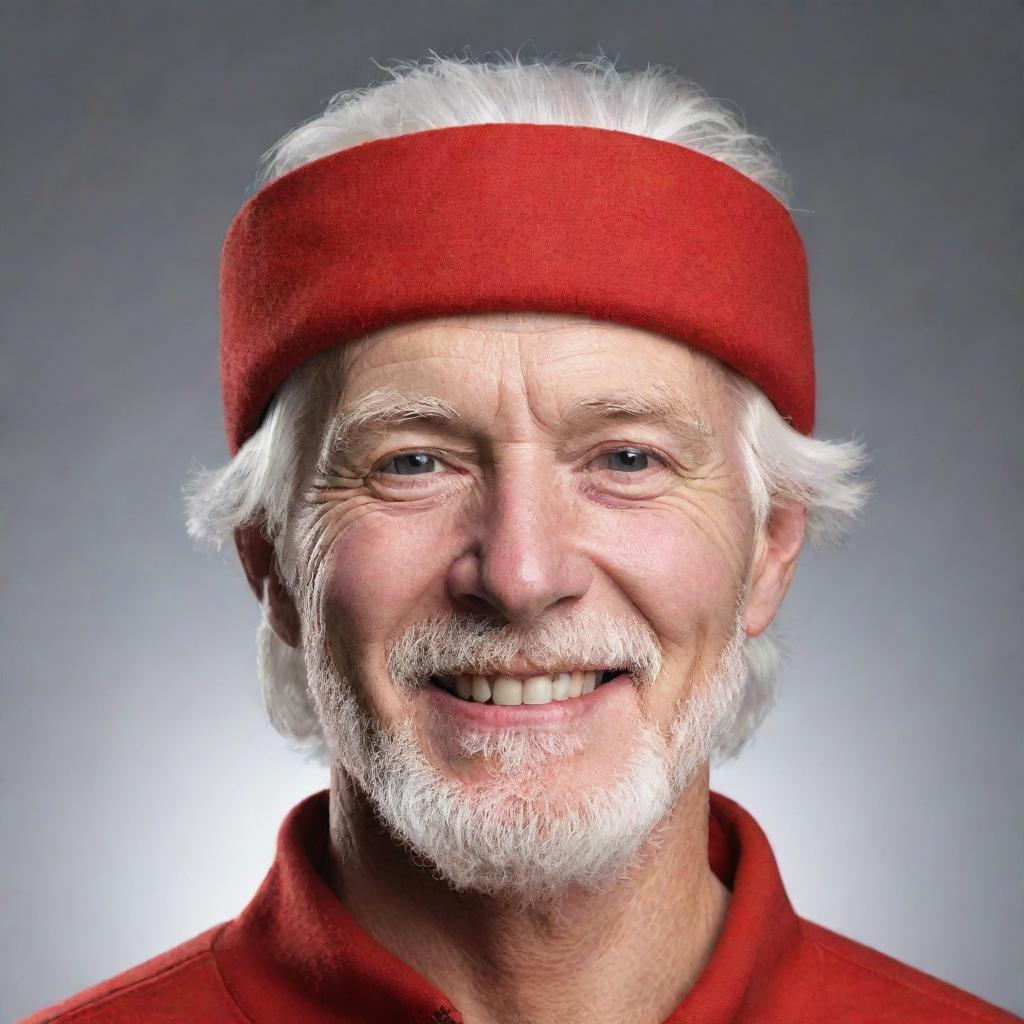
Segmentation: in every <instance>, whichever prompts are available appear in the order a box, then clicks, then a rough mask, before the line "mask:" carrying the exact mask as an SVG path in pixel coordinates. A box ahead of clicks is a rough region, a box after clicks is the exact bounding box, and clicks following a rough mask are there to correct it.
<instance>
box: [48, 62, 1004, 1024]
mask: <svg viewBox="0 0 1024 1024" xmlns="http://www.w3.org/2000/svg"><path fill="white" fill-rule="evenodd" d="M222 314H223V316H222V379H223V387H224V400H225V411H226V422H227V432H228V440H229V444H230V448H231V452H232V456H233V458H232V460H231V462H230V463H229V464H228V465H227V466H226V467H224V468H223V469H221V470H217V471H213V472H206V473H202V474H200V475H198V477H197V478H196V479H194V480H193V482H192V484H191V493H190V529H191V531H192V534H193V536H195V537H197V538H199V537H204V538H209V539H213V540H215V541H217V540H220V539H223V538H227V537H233V539H234V542H235V544H236V546H237V550H238V554H239V556H240V559H241V563H242V566H243V567H244V570H245V574H246V576H247V578H248V581H249V584H250V585H251V587H252V589H253V591H254V593H255V594H256V596H257V598H258V599H259V601H260V603H261V606H262V609H263V623H262V626H261V629H260V632H259V636H258V653H259V656H258V665H259V673H260V678H261V681H262V685H263V688H264V694H265V696H266V701H267V706H268V710H269V712H270V716H271V719H272V721H273V722H274V724H275V725H276V726H277V727H278V728H279V729H280V730H281V731H282V732H283V733H285V734H286V735H287V736H289V737H291V738H292V739H293V740H294V741H295V742H296V743H297V744H300V745H305V746H307V747H313V748H315V749H316V750H318V751H319V753H320V755H321V756H322V757H323V759H324V760H325V762H326V763H327V764H328V765H329V767H330V788H329V790H327V791H325V792H323V793H320V794H317V795H315V796H313V797H310V798H309V799H307V800H305V801H303V802H302V803H301V804H299V805H298V806H297V807H296V808H295V809H294V810H293V811H292V812H291V813H290V815H289V816H288V818H287V819H286V821H285V822H284V824H283V826H282V829H281V833H280V837H279V845H278V852H277V856H276V860H275V863H274V864H273V866H272V868H271V870H270V872H269V874H268V876H267V878H266V880H265V882H264V884H263V886H262V887H261V888H260V890H259V892H258V893H257V894H256V896H255V897H254V899H253V901H252V902H251V903H250V905H249V906H248V907H247V908H246V909H245V910H244V911H243V912H242V913H241V914H240V916H239V917H238V918H236V919H235V920H232V921H229V922H226V923H224V924H222V925H219V926H217V927H215V928H212V929H210V930H209V931H206V932H204V933H203V934H201V935H199V936H197V937H195V938H194V939H192V940H191V941H189V942H186V943H185V944H183V945H182V946H180V947H178V948H176V949H174V950H171V951H170V952H168V953H166V954H164V955H163V956H160V957H158V958H156V959H155V960H152V961H149V962H148V963H146V964H143V965H141V966H140V967H138V968H135V969H134V970H131V971H129V972H127V973H126V974H124V975H121V976H119V977H117V978H115V979H112V980H110V981H108V982H106V983H103V984H101V985H99V986H97V987H95V988H93V989H91V990H89V991H87V992H84V993H81V994H79V995H78V996H76V997H73V998H72V999H70V1000H68V1001H67V1002H65V1003H64V1004H62V1005H61V1006H59V1007H55V1008H53V1009H51V1010H49V1011H44V1012H42V1013H40V1014H38V1015H36V1016H35V1017H33V1018H31V1020H32V1021H36V1022H41V1021H46V1020H60V1021H65V1022H72V1021H82V1022H85V1021H89V1022H90V1024H96V1022H100V1021H111V1022H113V1021H117V1022H129V1021H132V1022H136V1021H143V1022H145V1021H161V1022H185V1021H188V1022H200V1021H201V1022H219V1021H224V1022H227V1021H235V1022H243V1021H249V1022H259V1024H279V1022H310V1024H313V1022H325V1024H326V1022H328V1021H331V1022H348V1024H355V1022H359V1024H382V1022H399V1021H402V1022H406V1021H412V1022H419V1024H431V1022H432V1024H446V1022H447V1024H451V1022H455V1021H465V1022H467V1024H499V1022H500V1024H527V1022H529V1024H547V1022H559V1024H569V1022H576V1021H578V1022H583V1021H587V1022H590V1021H605V1022H629V1024H656V1022H659V1021H673V1022H679V1024H682V1022H700V1024H712V1022H715V1024H724V1022H727V1021H748V1022H769V1021H770V1022H778V1024H795V1022H807V1021H821V1022H829V1024H834V1022H842V1021H851V1022H852V1021H858V1022H859V1021H876V1020H877V1021H881V1020H886V1021H922V1022H923V1021H927V1022H930V1024H936V1022H951V1021H975V1022H977V1021H1009V1020H1011V1019H1013V1018H1011V1016H1010V1015H1009V1014H1006V1013H1004V1012H1003V1011H1001V1010H999V1009H997V1008H995V1007H993V1006H990V1005H988V1004H986V1003H983V1002H982V1001H980V1000H978V999H976V998H974V997H973V996H970V995H968V994H967V993H965V992H962V991H960V990H957V989H955V988H953V987H951V986H949V985H947V984H945V983H943V982H941V981H939V980H937V979H935V978H932V977H930V976H928V975H926V974H923V973H921V972H919V971H916V970H914V969H912V968H910V967H908V966H905V965H902V964H900V963H897V962H895V961H894V960H892V959H890V958H888V957H885V956H883V955H882V954H880V953H878V952H875V951H872V950H870V949H867V948H865V947H864V946H861V945H858V944H857V943H855V942H853V941H851V940H849V939H846V938H843V937H841V936H839V935H837V934H835V933H833V932H831V931H828V930H826V929H825V928H823V927H820V926H818V925H816V924H812V923H810V922H808V921H806V920H804V919H802V918H800V917H798V916H797V915H796V913H795V912H794V910H793V908H792V907H791V905H790V903H789V901H788V899H787V896H786V893H785V890H784V888H783V883H782V881H781V879H780V876H779V873H778V870H777V867H776V864H775V861H774V859H773V856H772V853H771V850H770V847H769V845H768V842H767V840H766V838H765V836H764V834H763V833H762V832H761V830H760V828H759V827H758V825H757V823H756V822H755V821H754V820H753V818H752V817H751V816H750V815H749V814H748V813H747V812H746V811H744V810H743V809H742V808H741V807H739V806H738V805H737V804H736V803H734V802H733V801H731V800H728V799H726V798H725V797H723V796H721V795H719V794H716V793H713V792H710V791H709V768H708V766H709V761H710V759H711V758H712V756H713V755H715V756H718V757H723V756H729V755H732V754H734V753H736V751H738V750H739V748H740V747H741V746H742V744H743V742H744V741H745V739H746V738H747V737H748V736H749V735H750V734H751V733H752V731H753V730H754V729H755V728H756V726H757V724H758V723H759V721H760V720H761V718H762V717H763V715H764V713H765V712H766V710H767V709H768V707H769V706H770V704H771V701H772V698H773V695H774V689H775V681H776V676H777V672H778V665H779V656H778V652H777V650H776V648H775V646H774V645H773V643H772V641H771V640H770V639H769V638H768V633H767V632H766V631H767V630H768V627H769V625H770V624H771V622H772V619H773V618H774V616H775V615H776V612H777V611H778V609H779V607H780V604H781V602H782V600H783V598H784V596H785V593H786V590H787V587H788V586H789V583H790V581H791V580H792V577H793V573H794V571H795V569H796V564H797V557H798V554H799V551H800V549H801V546H802V544H803V541H804V539H805V537H806V538H808V539H809V540H810V541H812V542H814V543H817V544H821V545H827V544H829V543H834V542H837V541H838V540H840V539H841V537H842V536H843V533H844V531H845V529H846V527H847V524H848V521H849V519H850V518H851V517H852V516H854V515H855V514H856V513H857V512H858V511H859V509H860V507H861V505H862V504H863V502H864V499H865V497H866V487H865V485H864V484H863V483H861V482H858V481H857V480H856V479H854V476H855V474H856V472H857V471H858V470H859V469H860V467H861V465H862V463H863V461H864V455H863V452H862V450H861V448H860V447H859V446H858V445H856V444H854V443H850V442H846V443H837V442H829V441H824V440H820V439H816V438H814V437H812V436H811V435H812V429H813V421H814V369H813V358H812V348H811V335H810V325H809V316H808V297H807V287H806V270H805V263H804V257H803V250H802V246H801V242H800V238H799V236H798V234H797V232H796V230H795V228H794V226H793V223H792V221H791V219H790V216H789V214H788V212H787V209H786V206H785V201H784V192H783V189H782V178H781V172H780V170H779V168H778V166H777V164H776V163H775V161H774V159H773V158H772V156H771V153H770V151H769V150H768V149H767V147H766V146H765V145H764V144H763V143H762V142H761V140H759V139H757V138H755V137H753V136H751V135H750V134H749V133H747V132H746V131H745V130H744V128H743V126H742V125H741V124H739V123H738V121H737V120H736V119H735V118H734V117H733V116H731V115H730V114H729V113H728V112H727V111H726V110H725V109H724V108H723V107H722V106H721V105H719V104H717V103H715V102H713V101H711V100H710V99H708V98H707V97H706V96H705V95H704V94H703V93H701V92H700V91H699V90H698V89H696V87H694V86H692V85H691V84H690V83H687V82H685V81H683V80H681V79H679V78H678V77H677V76H676V75H675V74H674V73H672V72H671V71H669V70H668V69H664V68H654V69H651V68H648V69H647V71H645V72H643V73H636V74H630V73H626V72H624V71H620V70H619V69H616V68H615V67H614V66H613V65H609V64H608V63H607V62H605V61H591V62H581V63H578V64H575V65H571V66H569V65H566V64H563V63H560V62H555V61H536V62H533V63H527V64H523V63H520V62H519V61H518V60H509V61H507V62H504V63H498V64H476V63H470V62H462V61H458V60H448V59H443V58H432V59H431V60H428V61H424V62H421V63H418V64H411V65H406V66H402V67H400V68H398V69H397V70H396V72H395V73H394V76H393V81H390V82H388V83H386V84H381V85H378V86H375V87H372V88H369V89H366V90H359V91H356V92H352V93H346V94H342V95H341V96H339V97H337V98H336V99H335V100H334V101H332V103H331V104H330V106H329V108H328V110H327V112H326V113H324V114H323V115H322V116H321V117H319V118H317V119H316V120H314V121H312V122H309V123H307V124H305V125H303V126H301V127H300V128H298V129H296V130H295V131H294V132H292V133H291V134H289V135H288V136H286V138H285V139H283V140H282V141H281V142H280V143H279V144H278V145H277V146H276V147H275V149H274V150H273V151H272V153H271V156H270V158H269V159H268V161H267V164H266V167H265V171H264V175H263V183H262V187H261V188H260V189H259V191H258V192H257V193H256V194H255V196H254V197H253V198H252V199H250V201H249V202H248V203H247V204H246V205H245V207H244V208H243V209H242V211H241V212H240V213H239V215H238V217H237V218H236V219H235V222H234V223H233V225H232V227H231V229H230V231H229V233H228V237H227V240H226V243H225V247H224V254H223V264H222Z"/></svg>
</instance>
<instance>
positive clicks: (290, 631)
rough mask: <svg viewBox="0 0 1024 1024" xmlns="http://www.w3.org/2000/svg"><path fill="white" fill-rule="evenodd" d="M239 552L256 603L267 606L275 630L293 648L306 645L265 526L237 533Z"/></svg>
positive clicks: (241, 529)
mask: <svg viewBox="0 0 1024 1024" xmlns="http://www.w3.org/2000/svg"><path fill="white" fill-rule="evenodd" d="M235 550H236V551H237V552H238V557H239V559H241V562H242V568H243V569H244V570H245V578H246V579H247V580H248V581H249V586H250V588H251V589H252V592H253V593H254V594H255V595H256V600H257V601H259V602H260V604H262V605H265V606H266V612H267V621H268V622H269V623H270V627H271V629H273V631H274V632H275V633H276V634H277V636H278V637H279V638H280V639H281V640H283V641H284V642H285V643H286V644H288V646H289V647H298V646H299V644H300V643H301V641H302V626H301V624H300V620H299V612H298V609H297V608H296V607H295V602H294V600H293V599H292V596H291V594H290V593H288V588H287V587H286V586H285V584H284V580H283V579H282V578H281V572H280V569H279V568H278V565H277V555H276V554H275V552H274V545H273V544H272V543H271V542H270V541H269V540H267V538H266V536H265V535H264V533H263V525H262V523H254V524H252V525H249V526H240V527H239V528H238V529H237V530H235Z"/></svg>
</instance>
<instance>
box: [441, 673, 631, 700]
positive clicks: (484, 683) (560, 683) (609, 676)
mask: <svg viewBox="0 0 1024 1024" xmlns="http://www.w3.org/2000/svg"><path fill="white" fill-rule="evenodd" d="M626 674H628V670H627V669H624V668H610V669H574V670H571V671H565V672H554V673H552V674H550V675H534V676H525V677H524V676H511V675H489V676H482V675H480V676H477V675H473V676H471V675H444V676H431V678H430V684H431V685H432V686H437V687H439V688H440V689H442V690H447V691H448V692H449V693H451V694H454V695H455V696H456V697H459V698H461V699H462V700H465V701H471V702H473V703H475V704H497V705H500V706H504V707H515V706H517V705H520V704H550V703H551V702H552V701H564V700H573V699H575V698H576V697H582V696H583V695H585V694H588V693H593V692H594V690H596V689H598V688H599V687H601V686H603V685H604V684H605V683H610V682H611V681H612V680H613V679H616V678H618V677H619V676H621V675H626Z"/></svg>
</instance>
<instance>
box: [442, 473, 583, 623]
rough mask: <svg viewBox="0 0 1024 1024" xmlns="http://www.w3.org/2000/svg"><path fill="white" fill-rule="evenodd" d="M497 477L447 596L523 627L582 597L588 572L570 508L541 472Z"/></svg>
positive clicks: (456, 566) (451, 572)
mask: <svg viewBox="0 0 1024 1024" xmlns="http://www.w3.org/2000/svg"><path fill="white" fill-rule="evenodd" d="M534 470H536V471H534ZM549 472H550V470H549ZM498 477H499V479H498V480H497V481H496V482H495V484H494V485H493V490H492V493H491V495H490V500H489V502H488V506H487V511H486V512H485V513H484V515H483V516H482V517H481V519H480V521H479V523H478V524H477V527H476V532H475V535H474V537H473V541H472V545H471V547H470V549H469V550H467V551H466V552H465V553H464V554H463V555H461V556H460V557H459V558H458V559H457V561H456V562H455V563H454V564H453V565H452V567H451V569H450V570H449V573H448V579H447V585H448V591H449V593H450V594H451V596H452V597H453V598H454V599H455V600H456V601H457V602H458V603H460V604H463V605H467V606H469V607H470V609H471V610H472V611H475V612H478V613H479V612H483V613H484V614H489V615H491V616H493V617H495V618H499V619H501V620H503V621H506V622H510V623H516V624H524V623H528V622H531V621H533V620H535V619H536V618H538V617H539V616H540V615H542V614H543V613H544V612H545V611H547V610H549V609H550V608H553V607H554V606H555V605H558V604H560V603H565V604H566V605H568V604H571V603H572V601H573V600H574V599H577V598H580V597H582V596H583V595H584V594H585V593H586V592H587V590H588V589H589V587H590V584H591V579H592V575H593V569H592V566H591V564H590V561H589V559H588V558H587V556H586V554H585V552H584V551H582V550H581V549H580V547H579V536H578V534H579V524H578V520H577V517H576V510H575V509H574V508H573V507H572V506H573V503H572V502H571V501H569V500H567V496H566V495H564V494H562V493H561V491H560V489H559V488H558V487H557V486H555V483H554V481H553V480H552V479H550V477H549V476H548V475H547V474H545V473H544V471H543V470H540V469H539V467H536V465H534V467H533V468H532V469H531V467H529V466H526V465H520V466H518V467H516V468H514V469H513V468H508V467H506V470H505V471H502V472H499V474H498Z"/></svg>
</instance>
